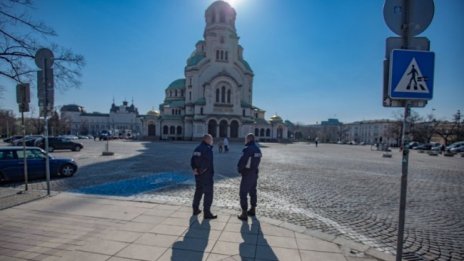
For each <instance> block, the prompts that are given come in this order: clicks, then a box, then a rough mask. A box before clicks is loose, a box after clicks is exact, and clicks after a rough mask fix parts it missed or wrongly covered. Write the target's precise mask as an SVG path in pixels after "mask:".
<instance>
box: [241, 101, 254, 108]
mask: <svg viewBox="0 0 464 261" xmlns="http://www.w3.org/2000/svg"><path fill="white" fill-rule="evenodd" d="M240 103H241V106H242V108H251V107H252V106H251V104H249V103H248V102H246V101H243V100H242V101H241V102H240Z"/></svg>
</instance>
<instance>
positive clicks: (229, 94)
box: [227, 90, 232, 103]
mask: <svg viewBox="0 0 464 261" xmlns="http://www.w3.org/2000/svg"><path fill="white" fill-rule="evenodd" d="M231 94H232V92H231V91H230V90H227V103H230V96H231Z"/></svg>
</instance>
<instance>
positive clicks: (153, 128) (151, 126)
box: [148, 123, 156, 137]
mask: <svg viewBox="0 0 464 261" xmlns="http://www.w3.org/2000/svg"><path fill="white" fill-rule="evenodd" d="M148 136H152V137H153V136H156V125H155V124H154V123H150V124H148Z"/></svg>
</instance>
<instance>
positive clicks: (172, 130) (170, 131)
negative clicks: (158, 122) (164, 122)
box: [169, 126, 176, 134]
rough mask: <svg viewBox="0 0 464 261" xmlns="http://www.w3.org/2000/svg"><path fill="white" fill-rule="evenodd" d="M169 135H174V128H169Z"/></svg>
mask: <svg viewBox="0 0 464 261" xmlns="http://www.w3.org/2000/svg"><path fill="white" fill-rule="evenodd" d="M169 134H176V127H174V126H171V127H170V128H169Z"/></svg>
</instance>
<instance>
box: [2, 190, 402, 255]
mask: <svg viewBox="0 0 464 261" xmlns="http://www.w3.org/2000/svg"><path fill="white" fill-rule="evenodd" d="M214 210H215V214H216V213H217V214H218V215H219V218H218V219H216V220H211V221H208V220H203V218H202V215H201V214H200V215H199V216H198V217H196V216H192V215H191V208H190V207H186V206H175V205H168V204H155V203H143V202H134V201H125V200H119V199H113V198H102V197H90V196H84V195H78V194H71V193H60V194H58V195H56V196H53V197H50V198H45V199H42V200H36V201H34V202H30V203H27V204H24V205H20V206H16V207H13V208H9V209H5V210H2V211H0V260H3V261H7V260H47V261H50V260H76V261H77V260H79V261H82V260H90V261H99V260H110V261H124V260H127V261H129V260H176V261H183V260H291V261H297V260H315V261H331V260H333V261H339V260H340V261H373V260H393V259H394V258H393V256H390V255H386V254H383V253H381V252H378V251H376V250H373V249H369V248H368V247H366V246H363V245H360V244H356V243H353V242H350V241H346V240H343V239H341V238H335V237H331V236H329V235H326V234H321V233H316V232H311V231H308V230H306V229H304V228H302V227H298V226H294V225H291V224H288V223H284V222H281V221H277V220H272V219H268V218H261V217H259V215H258V217H257V218H253V219H249V221H248V223H247V222H242V221H240V220H238V219H237V217H236V214H237V213H230V212H228V211H226V210H217V209H214ZM258 214H259V213H258ZM374 257H375V258H374Z"/></svg>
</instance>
